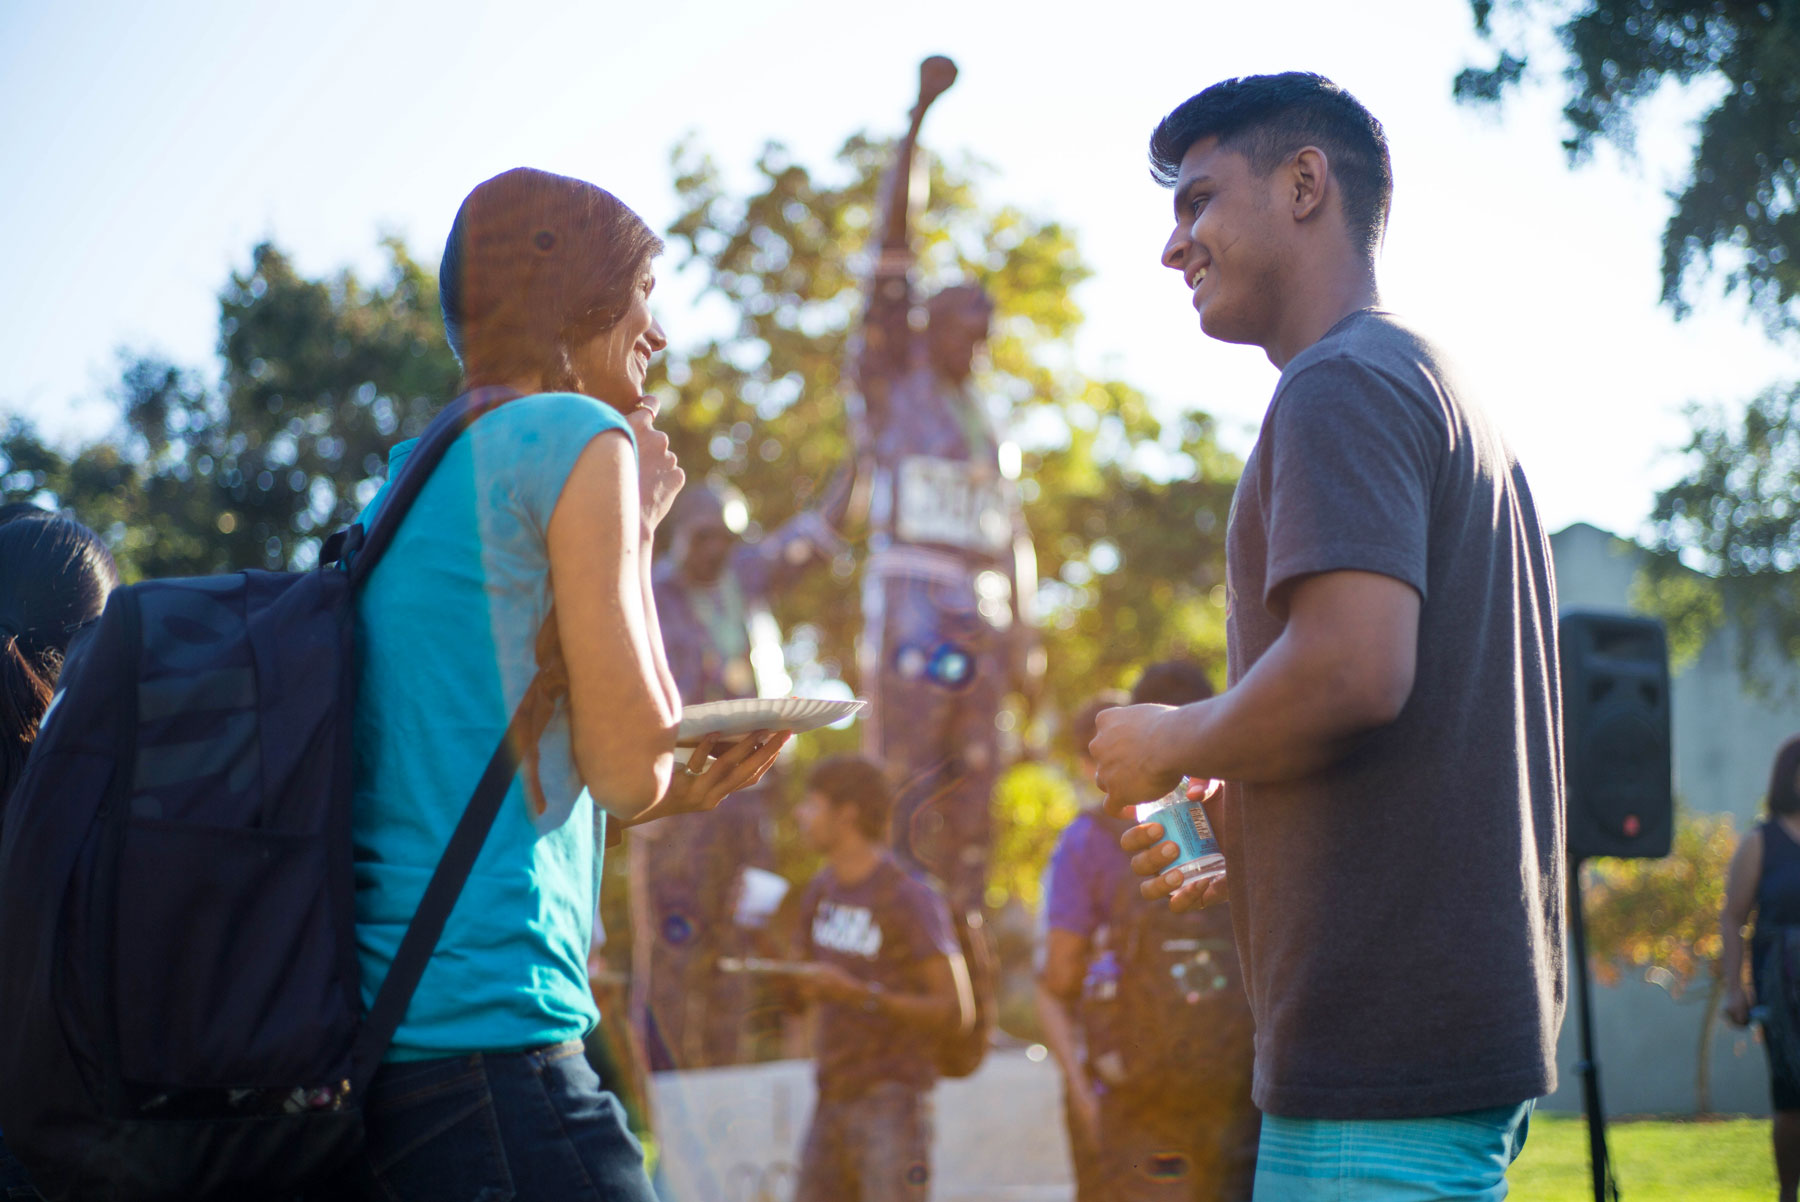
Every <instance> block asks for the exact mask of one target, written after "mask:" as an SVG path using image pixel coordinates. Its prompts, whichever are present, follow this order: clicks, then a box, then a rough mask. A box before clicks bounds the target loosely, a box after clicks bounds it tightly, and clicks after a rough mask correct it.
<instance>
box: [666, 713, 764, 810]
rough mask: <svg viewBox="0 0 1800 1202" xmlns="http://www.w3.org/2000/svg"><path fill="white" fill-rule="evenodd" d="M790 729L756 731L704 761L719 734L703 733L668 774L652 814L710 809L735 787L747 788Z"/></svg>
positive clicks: (716, 744)
mask: <svg viewBox="0 0 1800 1202" xmlns="http://www.w3.org/2000/svg"><path fill="white" fill-rule="evenodd" d="M793 737H794V732H793V731H791V730H784V731H779V732H777V733H775V734H770V732H768V731H766V730H759V731H757V732H756V733H755V734H753V735H751V736H750V737H748V738H743V739H738V740H737V741H736V742H735V743H733V744H732V745H731V746H730V747H729V748H727V749H726V750H725V751H724V752H723V753H722V754H721V755H720V756H719V758H718V759H716V760H712V761H711V762H710V763H709V762H708V759H709V757H710V756H711V755H712V753H713V751H714V749H715V748H716V747H717V746H718V743H719V736H717V735H707V736H706V737H705V738H704V739H702V740H700V746H698V747H696V748H694V754H693V755H691V756H689V757H688V762H687V763H686V765H684V766H680V767H677V768H676V769H675V771H674V773H673V774H672V775H671V776H670V777H669V792H668V793H667V795H665V796H664V798H663V800H662V801H661V802H659V803H658V804H657V807H656V816H657V817H658V818H660V817H662V816H663V815H665V814H694V813H698V812H700V811H702V810H710V809H712V808H713V807H714V806H716V805H718V804H719V803H720V802H721V801H724V800H725V798H727V797H729V796H730V795H731V794H733V793H735V792H737V791H738V790H739V789H747V788H749V787H750V786H751V785H754V784H755V783H756V782H757V781H759V780H761V779H762V778H763V774H764V773H765V772H767V771H768V770H769V765H771V764H773V763H774V762H775V757H776V756H777V755H779V754H780V753H781V749H782V748H783V747H785V746H787V741H788V740H789V739H791V738H793Z"/></svg>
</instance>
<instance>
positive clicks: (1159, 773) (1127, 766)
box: [1088, 705, 1181, 814]
mask: <svg viewBox="0 0 1800 1202" xmlns="http://www.w3.org/2000/svg"><path fill="white" fill-rule="evenodd" d="M1174 712H1175V709H1174V707H1173V706H1168V705H1122V706H1119V707H1118V708H1116V709H1110V710H1101V711H1100V713H1099V715H1098V717H1097V718H1096V720H1095V730H1096V733H1095V735H1094V741H1093V742H1092V743H1089V744H1088V754H1089V755H1091V756H1093V758H1094V763H1095V765H1096V767H1095V770H1094V783H1095V784H1096V785H1098V786H1099V787H1100V791H1101V792H1102V793H1105V794H1106V805H1107V808H1108V809H1110V810H1112V811H1113V812H1114V813H1115V814H1116V813H1122V812H1123V811H1124V809H1125V807H1126V806H1128V805H1133V804H1135V803H1137V802H1143V801H1155V800H1156V799H1157V798H1159V797H1162V796H1164V795H1166V794H1167V793H1169V791H1170V790H1172V789H1174V788H1175V786H1176V785H1178V784H1180V783H1181V772H1180V770H1179V769H1169V768H1166V767H1161V765H1162V764H1164V763H1165V759H1166V756H1167V754H1168V750H1169V744H1168V737H1167V735H1165V734H1164V733H1163V727H1162V722H1163V719H1164V716H1165V715H1168V714H1172V713H1174Z"/></svg>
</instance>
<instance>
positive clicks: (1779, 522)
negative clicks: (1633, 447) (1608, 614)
mask: <svg viewBox="0 0 1800 1202" xmlns="http://www.w3.org/2000/svg"><path fill="white" fill-rule="evenodd" d="M1691 420H1692V422H1693V427H1694V431H1693V434H1692V436H1691V437H1690V438H1689V440H1688V443H1687V445H1686V446H1685V447H1684V448H1683V450H1684V452H1685V453H1686V454H1687V455H1688V456H1689V457H1690V460H1691V463H1692V467H1691V470H1690V471H1689V473H1688V474H1687V475H1686V476H1685V477H1684V478H1683V479H1682V480H1680V481H1679V482H1677V483H1676V484H1674V485H1673V486H1671V487H1670V488H1667V489H1665V490H1664V491H1662V492H1661V493H1659V494H1658V495H1657V498H1656V508H1655V510H1654V511H1653V513H1652V514H1651V523H1652V526H1653V529H1654V531H1655V544H1654V546H1653V548H1652V551H1653V554H1652V555H1651V556H1650V558H1649V560H1648V561H1647V564H1646V570H1645V582H1646V584H1647V585H1648V590H1649V594H1650V601H1651V608H1652V609H1653V610H1654V612H1657V613H1659V614H1660V615H1661V616H1662V617H1663V618H1664V620H1665V622H1666V623H1667V624H1668V626H1669V628H1670V632H1671V641H1672V644H1678V645H1679V646H1680V647H1682V648H1683V649H1685V650H1687V651H1689V652H1690V653H1691V652H1692V651H1696V650H1698V648H1699V646H1700V645H1702V644H1703V643H1704V641H1705V639H1706V638H1707V637H1710V636H1711V635H1712V634H1713V633H1714V632H1715V631H1717V630H1719V629H1721V628H1722V627H1724V626H1726V625H1727V624H1728V623H1729V624H1730V625H1731V626H1733V627H1734V628H1736V629H1738V630H1739V631H1740V632H1741V635H1742V637H1740V638H1739V639H1738V645H1737V649H1738V660H1739V668H1740V671H1741V673H1742V674H1743V675H1744V676H1745V677H1746V678H1747V679H1749V680H1752V681H1759V682H1760V681H1761V679H1762V677H1761V674H1760V673H1759V671H1758V663H1759V655H1760V654H1761V653H1763V652H1765V651H1767V650H1770V649H1773V650H1774V651H1776V652H1777V653H1778V654H1779V655H1780V656H1782V657H1784V658H1786V659H1787V660H1790V661H1800V575H1796V569H1800V488H1797V486H1800V385H1790V386H1788V387H1786V388H1772V389H1770V390H1768V391H1766V392H1764V393H1763V394H1762V395H1760V396H1758V397H1756V398H1754V399H1753V400H1751V401H1750V403H1749V405H1748V406H1747V407H1746V408H1745V411H1744V414H1743V416H1742V418H1741V419H1739V420H1737V421H1732V420H1730V419H1728V418H1727V417H1726V416H1725V415H1724V414H1722V413H1719V412H1717V411H1707V410H1700V409H1696V410H1694V411H1693V415H1692V419H1691ZM1684 560H1685V564H1684V562H1683V561H1684ZM1690 568H1692V569H1698V570H1699V571H1700V572H1702V573H1704V574H1705V578H1704V579H1703V578H1700V577H1696V576H1695V575H1694V574H1693V572H1692V571H1690V570H1689V569H1690ZM1765 683H1766V682H1765Z"/></svg>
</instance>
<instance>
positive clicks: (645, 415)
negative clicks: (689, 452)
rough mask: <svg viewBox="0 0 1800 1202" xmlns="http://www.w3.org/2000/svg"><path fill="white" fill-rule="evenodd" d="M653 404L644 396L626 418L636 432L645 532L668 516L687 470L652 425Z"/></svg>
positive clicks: (639, 495)
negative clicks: (684, 469) (682, 468)
mask: <svg viewBox="0 0 1800 1202" xmlns="http://www.w3.org/2000/svg"><path fill="white" fill-rule="evenodd" d="M656 404H657V402H656V398H654V397H643V398H641V399H640V401H639V403H638V407H637V408H636V409H633V410H632V411H631V412H630V413H629V414H627V415H626V417H625V420H626V421H627V422H629V423H631V429H632V432H633V433H634V434H636V435H637V451H638V502H639V507H640V513H641V516H642V519H643V525H644V533H645V535H649V534H652V533H654V532H655V530H656V527H657V526H658V525H659V524H660V523H661V522H662V520H663V518H665V517H667V516H668V513H669V507H670V506H671V505H673V504H674V503H675V496H676V494H677V493H679V492H680V491H681V486H682V485H683V484H686V483H687V473H686V472H684V471H682V470H681V465H680V463H678V462H677V461H676V459H675V452H674V451H671V450H670V449H669V436H668V435H667V434H664V433H663V432H662V431H661V430H658V429H657V428H656V426H655V424H654V423H655V421H656Z"/></svg>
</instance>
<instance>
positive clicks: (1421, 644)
mask: <svg viewBox="0 0 1800 1202" xmlns="http://www.w3.org/2000/svg"><path fill="white" fill-rule="evenodd" d="M1149 151H1150V168H1151V173H1152V175H1153V176H1154V177H1155V178H1156V180H1157V181H1158V182H1159V183H1162V184H1164V185H1165V186H1167V187H1168V188H1169V189H1170V191H1171V200H1172V202H1173V203H1172V209H1173V218H1174V221H1173V228H1172V229H1171V230H1170V232H1169V234H1168V238H1167V241H1166V242H1165V243H1164V245H1163V250H1162V262H1163V265H1164V266H1165V267H1168V268H1170V269H1171V270H1173V271H1176V272H1179V273H1180V274H1181V276H1182V281H1183V284H1184V285H1185V287H1186V290H1187V293H1188V296H1189V300H1190V303H1191V305H1192V307H1193V309H1194V311H1195V313H1196V314H1197V315H1198V317H1199V320H1200V329H1201V331H1202V332H1203V333H1205V334H1206V335H1207V336H1208V337H1211V338H1214V339H1217V340H1219V341H1223V342H1233V343H1241V344H1246V345H1250V346H1257V347H1261V348H1262V349H1263V351H1264V353H1265V354H1266V355H1267V356H1268V358H1269V362H1270V363H1272V364H1273V365H1274V366H1276V367H1277V368H1279V369H1280V371H1281V378H1280V380H1279V381H1278V383H1277V384H1276V388H1275V393H1274V395H1273V397H1272V398H1271V399H1270V402H1269V406H1268V409H1267V411H1266V413H1265V415H1264V417H1263V421H1262V426H1261V429H1260V431H1259V433H1258V436H1257V441H1256V444H1255V446H1254V447H1253V448H1252V449H1251V452H1250V454H1249V456H1248V457H1247V458H1246V460H1245V464H1244V469H1243V472H1242V474H1241V477H1240V479H1239V481H1238V484H1237V492H1236V495H1235V496H1234V498H1233V501H1232V514H1233V516H1232V522H1231V530H1230V534H1229V537H1228V538H1227V540H1226V553H1225V559H1226V576H1227V582H1226V583H1227V587H1228V589H1229V590H1230V593H1231V597H1232V603H1231V605H1230V607H1229V612H1228V613H1227V616H1226V646H1227V673H1226V675H1227V681H1228V688H1227V689H1226V690H1225V691H1224V692H1223V693H1221V694H1219V696H1218V697H1216V698H1213V699H1210V700H1206V701H1198V702H1194V703H1192V704H1189V705H1184V706H1180V707H1178V708H1175V709H1163V708H1161V707H1157V706H1127V707H1124V708H1121V709H1117V710H1110V711H1108V712H1106V713H1103V714H1101V715H1100V719H1099V733H1098V734H1097V736H1096V738H1095V740H1094V744H1093V747H1092V751H1093V755H1094V759H1095V761H1096V763H1097V765H1098V773H1097V781H1098V783H1099V785H1100V787H1101V788H1102V790H1104V791H1105V792H1106V794H1107V796H1108V799H1109V802H1110V804H1111V805H1113V806H1114V807H1115V808H1120V807H1123V806H1125V805H1127V804H1130V803H1135V802H1143V801H1148V800H1151V799H1152V798H1155V797H1158V796H1161V795H1163V794H1166V793H1167V792H1168V791H1169V790H1170V789H1172V788H1174V787H1175V786H1176V785H1177V783H1178V782H1179V781H1180V780H1181V778H1182V777H1183V776H1187V777H1188V778H1189V779H1190V780H1193V781H1223V782H1225V785H1224V789H1223V795H1222V796H1221V797H1219V798H1218V799H1217V800H1216V801H1209V802H1208V803H1207V804H1208V812H1209V814H1211V815H1212V817H1213V820H1214V823H1215V828H1216V830H1217V832H1218V835H1219V839H1220V843H1221V845H1222V847H1223V850H1224V853H1225V859H1226V864H1227V873H1226V877H1225V880H1223V881H1204V880H1198V879H1196V880H1187V879H1185V878H1183V877H1182V876H1181V875H1180V874H1179V873H1178V872H1175V871H1172V870H1171V867H1170V866H1171V864H1172V862H1173V859H1174V855H1175V851H1176V849H1175V846H1174V844H1173V843H1170V842H1167V841H1164V840H1162V839H1161V838H1160V828H1159V827H1157V826H1155V825H1154V824H1144V825H1140V826H1137V827H1134V828H1132V829H1131V830H1128V831H1127V832H1126V833H1125V834H1124V835H1123V836H1122V837H1121V840H1120V842H1121V844H1122V845H1123V846H1124V848H1125V849H1126V850H1127V851H1128V852H1131V853H1134V859H1133V864H1132V866H1133V868H1134V870H1135V871H1137V872H1139V873H1140V874H1142V875H1144V876H1147V877H1150V878H1151V879H1150V880H1149V881H1147V882H1146V883H1145V885H1144V888H1145V890H1146V892H1148V893H1151V894H1153V895H1155V896H1159V897H1167V898H1169V904H1170V905H1171V906H1173V907H1174V908H1175V909H1177V910H1187V909H1193V908H1198V907H1200V906H1203V905H1205V904H1206V903H1207V902H1208V901H1210V900H1216V899H1217V898H1218V897H1220V896H1221V895H1223V894H1226V893H1227V892H1228V893H1229V897H1230V900H1231V911H1232V919H1233V923H1234V926H1235V931H1236V940H1237V945H1238V949H1239V952H1240V954H1241V957H1242V963H1243V964H1244V968H1245V973H1246V987H1247V993H1248V995H1249V999H1250V1004H1251V1008H1252V1009H1253V1011H1254V1012H1255V1016H1256V1070H1255V1089H1254V1097H1255V1100H1256V1103H1257V1105H1258V1106H1259V1107H1260V1108H1261V1110H1262V1111H1263V1114H1264V1121H1263V1128H1262V1136H1261V1150H1260V1160H1259V1163H1258V1166H1257V1178H1256V1182H1255V1193H1256V1197H1257V1199H1258V1202H1299V1200H1300V1199H1305V1198H1312V1197H1315V1196H1317V1194H1316V1191H1317V1189H1318V1188H1319V1186H1318V1184H1317V1182H1318V1180H1319V1179H1322V1178H1324V1177H1329V1179H1330V1180H1331V1182H1332V1183H1333V1185H1334V1186H1336V1185H1337V1183H1339V1182H1340V1181H1341V1182H1343V1183H1344V1184H1343V1187H1342V1188H1345V1189H1351V1190H1356V1189H1361V1190H1365V1191H1367V1192H1368V1193H1369V1195H1370V1196H1371V1197H1374V1196H1384V1197H1385V1196H1389V1195H1390V1194H1397V1193H1400V1192H1407V1193H1408V1196H1417V1197H1421V1198H1424V1197H1446V1198H1447V1197H1459V1198H1461V1197H1482V1198H1496V1197H1499V1196H1501V1195H1502V1194H1503V1193H1504V1192H1505V1189H1506V1185H1505V1180H1504V1173H1505V1167H1506V1165H1507V1164H1509V1163H1510V1162H1511V1161H1512V1159H1513V1157H1514V1156H1516V1155H1517V1153H1518V1150H1519V1148H1520V1147H1521V1146H1522V1144H1523V1142H1524V1135H1525V1131H1526V1124H1527V1122H1528V1119H1529V1115H1530V1109H1531V1104H1532V1099H1534V1098H1537V1097H1541V1096H1543V1095H1544V1094H1546V1093H1548V1092H1549V1091H1550V1090H1552V1089H1554V1088H1555V1083H1556V1067H1555V1057H1554V1052H1555V1046H1556V1032H1557V1029H1558V1027H1559V1026H1560V1024H1561V1021H1562V1010H1563V996H1564V963H1565V961H1564V956H1563V947H1562V932H1563V897H1564V882H1565V875H1566V865H1565V862H1564V849H1563V846H1562V837H1561V832H1562V828H1563V817H1564V816H1563V783H1562V772H1561V754H1560V745H1559V744H1560V739H1559V727H1560V722H1561V696H1560V692H1559V688H1558V681H1557V672H1556V663H1557V647H1556V612H1557V611H1556V599H1555V585H1554V581H1553V569H1552V563H1551V559H1550V553H1549V543H1548V539H1547V537H1546V536H1545V533H1544V530H1543V527H1542V523H1541V522H1540V521H1539V520H1538V517H1537V512H1536V508H1535V505H1534V504H1533V501H1532V498H1531V491H1530V488H1529V486H1528V485H1527V483H1526V480H1525V474H1524V471H1523V470H1522V469H1521V467H1520V466H1519V463H1518V460H1517V458H1516V457H1515V456H1514V455H1513V453H1512V451H1511V449H1510V448H1509V447H1508V446H1507V444H1506V440H1505V438H1504V437H1503V435H1502V434H1501V432H1500V430H1499V429H1498V427H1497V426H1496V425H1495V423H1494V422H1493V421H1492V419H1491V418H1490V417H1489V416H1488V415H1487V413H1486V412H1485V411H1484V410H1483V409H1482V408H1481V406H1480V405H1479V404H1478V403H1476V402H1475V400H1474V399H1473V397H1474V394H1473V393H1472V392H1471V391H1470V390H1469V389H1468V387H1467V386H1466V384H1465V382H1464V380H1463V379H1462V378H1461V376H1460V374H1459V373H1457V372H1456V371H1454V370H1453V369H1452V368H1451V367H1450V366H1449V363H1448V361H1447V359H1446V357H1445V356H1444V355H1443V353H1442V352H1441V351H1440V350H1439V349H1438V348H1437V347H1436V346H1435V345H1434V344H1433V343H1432V342H1431V341H1430V340H1428V339H1427V338H1425V337H1423V336H1422V335H1420V334H1419V333H1417V332H1415V331H1414V330H1413V329H1412V328H1411V327H1409V326H1408V325H1406V324H1405V323H1404V322H1402V321H1401V320H1400V319H1399V318H1397V317H1396V316H1395V315H1393V314H1391V313H1388V312H1386V311H1384V310H1383V308H1382V305H1381V293H1380V288H1379V285H1378V282H1377V279H1376V253H1377V251H1378V250H1379V248H1380V245H1381V242H1382V238H1383V235H1384V232H1385V225H1386V221H1387V216H1388V210H1389V198H1390V194H1391V190H1392V182H1391V181H1392V176H1393V170H1392V167H1391V165H1390V158H1389V153H1388V147H1387V138H1386V135H1385V133H1384V132H1383V131H1382V127H1381V124H1380V122H1379V121H1377V120H1376V119H1375V117H1374V116H1373V115H1372V114H1371V113H1370V112H1369V111H1368V109H1367V108H1365V107H1364V106H1363V105H1362V104H1360V103H1359V102H1358V101H1357V100H1356V99H1355V98H1354V97H1353V96H1351V95H1350V94H1349V93H1348V92H1346V91H1344V89H1342V88H1341V87H1339V86H1338V85H1337V84H1335V83H1333V82H1332V81H1330V80H1328V79H1325V78H1324V77H1322V76H1319V75H1316V74H1311V73H1307V72H1298V71H1295V72H1288V73H1285V74H1280V75H1258V76H1249V77H1245V78H1241V79H1230V80H1226V81H1224V82H1222V83H1219V84H1215V85H1214V86H1212V87H1209V88H1207V89H1205V90H1204V91H1202V92H1200V93H1198V94H1197V95H1195V96H1192V97H1190V98H1189V99H1187V100H1185V101H1183V102H1182V103H1181V104H1179V105H1178V106H1176V107H1175V108H1174V109H1173V110H1172V111H1171V112H1170V113H1169V114H1168V115H1167V116H1166V117H1164V118H1163V119H1162V121H1161V122H1160V123H1159V124H1158V125H1157V126H1156V128H1155V131H1154V133H1153V134H1152V136H1151V138H1150V146H1149ZM1326 681H1329V682H1331V683H1330V685H1329V686H1328V687H1327V686H1325V685H1323V684H1322V683H1321V682H1326ZM1395 998H1405V999H1406V1004H1405V1005H1396V1004H1395V1003H1394V999H1395ZM1347 1122H1354V1123H1355V1124H1356V1127H1355V1128H1354V1130H1355V1135H1354V1137H1353V1138H1352V1137H1351V1136H1349V1135H1347V1134H1346V1131H1347V1128H1346V1127H1345V1126H1344V1124H1345V1123H1347ZM1426 1149H1429V1150H1430V1151H1429V1155H1424V1154H1423V1153H1424V1150H1426ZM1314 1173H1316V1174H1317V1175H1318V1176H1317V1177H1315V1176H1311V1175H1310V1174H1314ZM1402 1181H1404V1182H1405V1183H1406V1184H1404V1185H1403V1184H1401V1182H1402Z"/></svg>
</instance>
